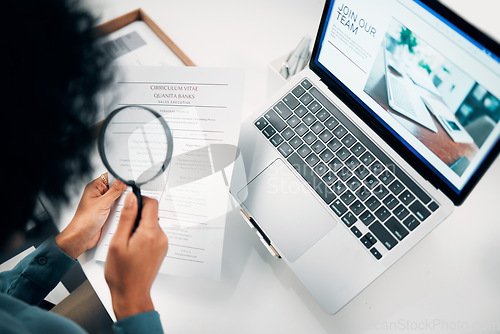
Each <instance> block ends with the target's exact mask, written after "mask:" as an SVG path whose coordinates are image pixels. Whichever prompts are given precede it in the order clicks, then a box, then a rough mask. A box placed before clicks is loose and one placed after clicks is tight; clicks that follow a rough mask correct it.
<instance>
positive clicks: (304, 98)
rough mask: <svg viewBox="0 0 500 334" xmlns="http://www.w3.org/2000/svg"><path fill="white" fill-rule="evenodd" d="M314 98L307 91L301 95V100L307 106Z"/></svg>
mask: <svg viewBox="0 0 500 334" xmlns="http://www.w3.org/2000/svg"><path fill="white" fill-rule="evenodd" d="M312 100H313V97H312V96H311V95H310V94H309V93H305V94H304V95H302V96H301V97H300V102H302V103H304V105H305V106H307V105H308V104H309V103H311V102H312Z"/></svg>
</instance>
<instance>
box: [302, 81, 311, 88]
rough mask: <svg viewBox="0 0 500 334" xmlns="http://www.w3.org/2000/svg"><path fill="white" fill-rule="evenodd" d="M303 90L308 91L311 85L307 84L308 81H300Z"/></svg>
mask: <svg viewBox="0 0 500 334" xmlns="http://www.w3.org/2000/svg"><path fill="white" fill-rule="evenodd" d="M300 84H301V85H302V86H303V87H304V88H305V89H309V88H311V87H312V84H311V82H309V80H307V79H304V80H302V82H301V83H300Z"/></svg>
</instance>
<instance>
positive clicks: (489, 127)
mask: <svg viewBox="0 0 500 334" xmlns="http://www.w3.org/2000/svg"><path fill="white" fill-rule="evenodd" d="M386 53H391V54H392V55H393V56H394V57H399V58H400V59H404V61H405V64H404V65H401V64H400V65H401V66H405V67H406V70H405V71H406V73H410V75H408V77H409V78H410V80H412V81H413V82H414V83H415V84H417V83H418V85H419V86H420V87H421V88H422V89H420V90H419V95H421V98H422V99H423V100H424V101H425V99H427V100H428V101H431V99H434V100H437V101H439V103H440V105H443V106H446V110H448V111H447V113H448V119H452V120H453V122H455V123H456V125H457V127H458V128H460V130H461V131H467V134H468V135H469V136H470V137H471V138H472V139H473V140H472V141H470V142H467V141H466V142H460V141H455V140H453V138H452V137H450V135H449V134H448V133H449V131H447V130H446V129H444V128H443V124H442V123H441V122H440V121H439V120H438V119H437V118H436V116H435V115H434V114H433V113H432V112H430V113H429V115H430V117H431V120H432V122H433V123H434V127H435V128H436V132H434V131H431V130H429V129H428V128H426V127H425V126H423V125H422V124H419V123H418V122H415V121H413V120H412V119H409V118H408V117H405V116H404V115H401V114H400V113H398V112H393V111H392V110H391V108H390V104H389V101H388V94H387V87H388V86H387V83H386V80H387V74H386V70H385V60H384V58H385V54H386ZM499 56H500V48H499V45H498V44H497V43H496V42H494V41H493V40H492V39H490V38H489V37H487V36H485V35H484V34H482V33H480V32H479V31H478V30H476V29H475V28H474V27H472V26H471V25H470V24H468V23H467V22H465V21H464V20H463V19H461V18H459V17H458V16H457V15H456V14H454V13H453V12H451V11H450V10H449V9H447V8H446V7H444V6H443V5H442V4H440V3H438V2H436V1H430V0H425V1H417V0H415V1H412V0H385V1H370V0H342V1H336V0H335V1H334V0H327V1H326V4H325V8H324V12H323V15H322V18H321V22H320V25H319V30H318V34H317V36H316V40H315V45H314V49H313V53H312V56H311V59H310V62H309V67H308V68H307V69H306V70H304V71H302V72H301V73H300V74H298V75H296V76H295V77H294V78H293V79H292V81H290V82H289V83H288V84H287V85H286V87H284V88H283V89H282V90H281V91H279V92H278V93H277V94H276V96H275V97H274V98H272V99H271V100H269V101H268V102H267V103H265V104H264V105H263V107H262V108H261V109H259V110H256V111H255V113H254V114H253V115H252V116H251V117H250V118H249V119H248V120H247V121H246V122H244V124H243V126H242V129H241V135H240V143H239V147H240V150H241V156H242V161H243V164H242V165H240V166H236V167H235V172H234V174H233V178H232V182H231V187H230V191H231V194H232V195H233V197H234V198H235V199H236V200H237V201H238V202H239V204H240V205H241V213H242V215H243V217H244V219H245V220H246V221H247V222H248V224H249V225H250V226H251V227H252V228H253V229H254V231H255V232H256V233H257V235H258V236H259V238H260V239H261V240H262V242H263V244H264V245H265V246H266V247H267V249H268V250H269V251H270V253H271V254H273V255H274V256H276V257H279V258H281V259H282V260H283V261H285V263H286V264H287V265H288V266H289V268H290V269H291V270H292V271H293V272H294V273H295V275H296V276H297V277H298V278H299V280H300V281H301V282H302V283H303V285H304V286H305V287H306V288H307V290H308V291H309V292H310V294H311V295H312V296H313V297H314V299H315V300H316V301H317V303H318V304H319V305H320V306H321V308H322V309H323V310H324V311H325V312H326V313H328V314H334V313H336V312H338V311H339V310H340V309H341V308H342V307H343V306H345V305H346V304H347V303H348V302H349V301H350V300H352V299H353V298H354V297H355V296H356V295H357V294H359V293H360V292H361V291H362V290H363V289H365V288H366V287H367V286H368V285H369V284H370V283H372V282H373V281H374V280H375V279H376V278H377V277H378V276H380V275H381V274H382V273H383V272H384V271H386V270H387V269H388V268H389V267H391V265H393V264H394V263H395V262H396V261H398V260H399V259H400V258H401V257H402V256H403V255H404V254H405V253H407V252H408V251H409V250H410V249H411V248H412V247H413V246H415V245H416V244H417V243H418V242H419V241H420V240H422V239H423V238H424V237H425V236H426V235H427V234H429V233H430V232H431V231H432V230H433V229H434V228H435V227H436V226H437V225H438V224H439V223H441V222H442V221H443V220H444V219H446V218H447V217H448V216H449V215H450V213H451V212H452V211H453V209H454V207H455V206H456V205H460V204H461V203H462V202H463V201H464V199H465V198H466V197H467V195H468V194H469V193H470V191H471V190H472V188H473V187H474V185H475V184H476V183H477V182H478V181H479V179H480V178H481V176H482V175H483V173H484V172H485V171H486V170H487V168H488V166H490V165H491V163H492V161H493V160H494V159H495V158H496V157H497V155H498V152H499V150H500V144H499V138H500V125H499V119H500V100H499V98H500V62H499V61H500V58H499ZM408 69H410V70H408ZM429 111H430V110H429Z"/></svg>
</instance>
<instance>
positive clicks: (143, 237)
mask: <svg viewBox="0 0 500 334" xmlns="http://www.w3.org/2000/svg"><path fill="white" fill-rule="evenodd" d="M142 200H143V208H142V216H141V220H140V222H139V226H138V227H137V229H136V230H135V232H132V231H133V228H134V222H135V218H136V216H137V197H136V196H135V195H134V194H133V193H129V194H128V195H127V197H126V198H125V204H124V207H123V209H122V213H121V217H120V222H119V223H118V227H117V229H116V232H115V235H114V236H113V239H112V240H111V243H110V245H109V251H108V257H107V259H106V265H105V267H104V277H105V278H106V282H107V283H108V286H109V290H110V291H111V299H112V302H113V310H114V312H115V315H116V318H117V319H123V318H125V317H128V316H131V315H134V314H138V313H142V312H147V311H152V310H154V306H153V302H152V300H151V295H150V291H151V286H152V285H153V281H154V280H155V278H156V275H157V274H158V270H159V269H160V266H161V263H162V261H163V259H164V258H165V255H166V254H167V249H168V239H167V236H166V235H165V233H164V232H163V230H162V229H161V228H160V225H159V224H158V202H157V201H156V200H154V199H151V198H147V197H143V199H142Z"/></svg>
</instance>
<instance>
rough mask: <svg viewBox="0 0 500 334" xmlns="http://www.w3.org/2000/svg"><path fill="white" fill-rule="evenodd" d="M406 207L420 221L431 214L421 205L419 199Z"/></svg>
mask: <svg viewBox="0 0 500 334" xmlns="http://www.w3.org/2000/svg"><path fill="white" fill-rule="evenodd" d="M408 208H409V209H410V211H411V212H413V214H414V215H415V216H417V217H418V219H420V220H421V221H424V220H426V219H427V217H429V216H430V215H431V212H430V211H429V210H427V208H426V207H425V206H423V205H422V203H420V202H419V201H415V202H413V204H411V205H410V206H409V207H408Z"/></svg>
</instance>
